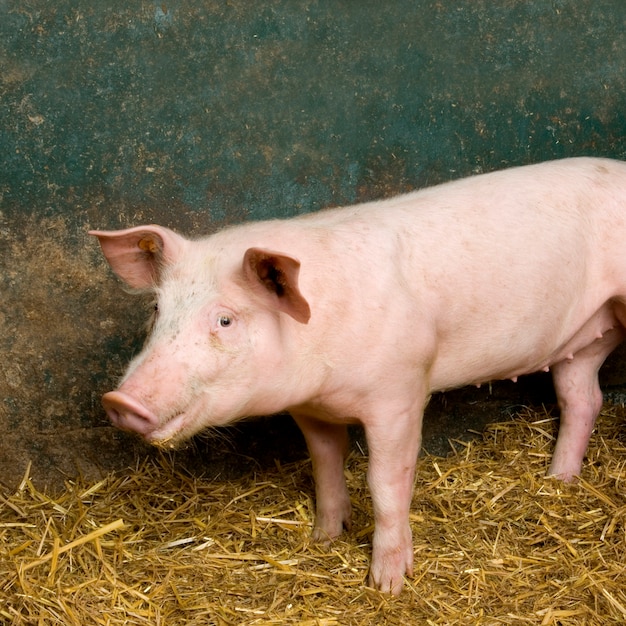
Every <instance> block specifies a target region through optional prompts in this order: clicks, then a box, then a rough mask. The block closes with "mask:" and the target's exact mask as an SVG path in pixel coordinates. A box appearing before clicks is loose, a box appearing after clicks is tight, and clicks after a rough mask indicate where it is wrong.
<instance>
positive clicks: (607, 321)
mask: <svg viewBox="0 0 626 626" xmlns="http://www.w3.org/2000/svg"><path fill="white" fill-rule="evenodd" d="M614 307H615V304H614V303H611V302H607V303H605V304H604V305H603V306H602V307H601V308H600V309H598V310H597V311H596V312H595V313H594V314H593V315H591V316H590V317H589V318H587V320H586V321H584V322H582V323H579V324H577V325H576V326H575V327H574V328H573V330H572V331H571V332H570V333H565V335H566V336H568V337H569V338H568V339H566V340H565V341H564V342H559V338H558V337H554V338H553V339H552V338H546V339H544V340H542V341H540V342H537V344H536V345H527V346H524V348H525V349H523V350H522V349H520V351H519V352H518V353H511V354H508V355H502V359H501V360H500V361H499V362H498V363H493V364H492V365H491V366H490V363H489V362H488V361H487V360H485V361H484V362H483V363H482V364H481V365H478V366H477V367H476V370H475V371H474V372H473V373H472V372H471V371H466V372H465V376H466V378H465V379H464V380H456V381H454V382H453V381H451V380H448V382H447V384H446V383H445V381H444V384H442V385H439V386H437V388H436V390H437V391H442V390H444V389H452V388H457V387H463V386H465V385H478V386H479V385H481V384H483V383H488V382H490V381H492V380H505V379H511V380H513V381H516V380H517V378H518V377H519V376H523V375H525V374H532V373H533V372H538V371H541V370H543V371H545V372H547V371H549V369H550V367H551V366H552V365H554V364H556V363H559V362H561V361H564V360H566V359H568V360H572V359H574V358H576V354H577V353H578V352H579V351H580V350H582V349H583V348H586V347H587V346H590V345H591V344H593V343H594V342H595V341H599V340H600V339H602V337H603V336H604V334H605V333H607V332H608V331H610V330H612V329H614V328H616V327H621V324H620V322H619V320H618V318H617V316H616V315H615V311H614ZM477 362H479V360H478V359H477ZM433 390H435V389H433Z"/></svg>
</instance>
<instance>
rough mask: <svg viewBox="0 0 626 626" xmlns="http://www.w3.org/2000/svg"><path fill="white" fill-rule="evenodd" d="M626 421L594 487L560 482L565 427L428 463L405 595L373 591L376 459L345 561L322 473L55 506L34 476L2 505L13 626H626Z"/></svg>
mask: <svg viewBox="0 0 626 626" xmlns="http://www.w3.org/2000/svg"><path fill="white" fill-rule="evenodd" d="M623 422H624V410H623V409H622V408H619V407H605V409H604V411H603V412H602V415H601V417H600V419H599V421H598V425H597V428H596V432H595V433H594V436H593V440H592V442H591V445H590V448H589V452H588V456H587V461H586V463H585V468H584V471H583V479H582V480H581V482H580V483H579V484H577V485H563V484H561V483H559V482H557V481H555V480H550V479H545V478H544V473H545V470H546V467H547V465H548V462H549V458H550V454H551V451H552V448H553V445H554V436H555V433H556V420H555V419H554V418H553V417H551V415H550V414H549V413H547V412H539V413H538V412H534V411H530V410H524V412H523V414H522V415H520V416H518V417H516V418H515V419H514V420H512V421H511V422H508V423H495V424H492V425H490V426H489V427H488V428H487V430H486V431H485V432H484V433H483V434H482V435H481V437H480V438H479V439H477V440H475V441H471V442H453V444H454V447H455V448H456V453H455V454H453V455H451V456H450V457H449V458H446V459H441V458H434V457H424V458H421V459H420V460H419V463H418V468H417V480H416V488H415V495H414V500H413V507H412V513H411V526H412V530H413V539H414V547H415V573H414V576H413V577H412V578H411V579H410V580H407V583H406V586H405V591H404V593H403V594H402V596H400V597H399V598H389V597H386V596H384V595H382V594H379V593H378V592H375V591H373V590H371V589H367V588H366V587H365V586H364V582H365V581H366V579H367V571H368V564H369V559H370V556H371V549H370V539H371V532H372V526H371V523H372V513H371V500H370V497H369V493H368V491H367V488H366V481H365V472H366V466H367V464H366V458H365V457H364V456H363V455H362V454H360V453H358V452H355V453H353V454H352V455H351V457H350V459H349V461H348V464H347V468H346V476H347V478H348V482H349V486H350V490H351V494H352V498H353V506H354V525H353V528H352V530H351V531H350V532H348V533H346V535H345V536H343V537H342V539H341V540H338V541H335V542H334V543H332V544H331V545H330V546H328V547H324V546H321V545H316V544H314V543H312V542H311V541H310V540H309V535H310V529H311V523H312V521H313V513H314V505H313V501H312V497H311V494H312V493H313V486H312V482H311V477H310V463H309V462H308V461H303V462H299V463H295V464H290V465H288V466H281V465H280V464H279V463H277V464H276V468H275V469H273V470H271V471H267V470H266V471H264V472H263V473H259V474H257V475H253V474H249V475H247V476H246V477H244V478H242V479H240V480H234V481H229V482H225V481H224V482H221V481H220V480H208V479H203V478H198V477H194V476H191V475H190V474H188V473H187V472H186V471H184V470H183V469H182V468H179V467H177V466H176V463H175V462H174V461H172V459H171V458H168V457H166V456H163V457H159V458H157V459H156V460H155V459H154V458H153V459H151V460H148V461H145V462H144V463H143V464H142V465H141V466H139V467H136V468H134V469H133V470H128V471H127V472H124V473H118V474H117V475H110V476H107V477H105V478H104V479H103V480H101V481H100V482H97V483H92V484H86V483H83V482H80V481H79V482H67V485H66V490H65V491H64V492H63V493H62V494H60V495H54V496H51V495H46V494H45V493H42V492H40V491H38V490H37V489H36V488H35V487H34V486H33V484H32V482H31V481H30V479H29V476H28V475H27V476H25V478H24V480H23V481H22V483H21V485H20V486H19V488H18V489H17V490H16V492H15V493H12V494H11V493H2V494H1V497H0V623H2V624H12V625H13V624H15V625H22V624H37V625H52V624H55V625H57V624H71V625H76V626H85V625H87V624H102V625H110V626H114V625H118V624H119V625H121V624H125V625H144V624H145V625H151V626H154V625H174V624H186V625H195V624H215V625H220V626H222V625H231V624H236V625H239V624H263V625H271V624H276V625H279V624H280V625H282V624H302V625H310V626H335V625H342V626H343V625H346V624H348V625H353V624H354V625H366V624H392V625H393V624H398V625H406V624H489V625H491V624H493V625H497V624H539V625H550V624H562V625H566V624H590V625H591V624H611V623H624V622H625V621H626V592H625V590H624V584H623V583H624V577H623V569H624V566H623V564H624V563H625V562H626V534H625V524H624V522H625V518H626V498H625V489H624V483H623V478H624V477H626V472H625V468H624V464H625V463H626V449H625V448H626V432H625V431H624V428H623Z"/></svg>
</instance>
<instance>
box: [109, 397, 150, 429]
mask: <svg viewBox="0 0 626 626" xmlns="http://www.w3.org/2000/svg"><path fill="white" fill-rule="evenodd" d="M102 406H103V407H104V410H105V411H106V412H107V415H108V416H109V419H110V420H111V422H112V423H113V424H114V425H115V426H117V427H118V428H121V429H123V430H131V431H134V432H137V433H139V434H142V435H146V434H148V433H150V432H151V431H152V430H154V429H155V428H156V427H157V426H158V423H159V422H158V419H157V417H156V416H155V415H154V413H152V411H150V410H149V409H148V408H147V407H145V406H144V405H143V404H141V402H139V401H138V400H135V399H134V398H133V397H131V396H129V395H128V394H126V393H124V392H122V391H110V392H109V393H105V394H104V395H103V396H102Z"/></svg>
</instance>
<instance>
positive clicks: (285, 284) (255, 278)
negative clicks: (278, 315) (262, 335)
mask: <svg viewBox="0 0 626 626" xmlns="http://www.w3.org/2000/svg"><path fill="white" fill-rule="evenodd" d="M299 272H300V261H298V260H297V259H294V258H293V257H290V256H287V255H286V254H282V253H280V252H271V251H270V250H262V249H261V248H249V249H248V250H246V253H245V255H244V257H243V274H244V277H245V278H246V281H247V282H248V284H249V285H250V287H252V288H253V289H255V290H256V291H258V292H260V293H261V294H263V296H264V297H269V298H271V300H272V304H273V305H274V306H275V307H276V308H277V309H278V310H279V311H282V312H283V313H287V314H288V315H291V317H293V318H294V319H295V320H296V321H298V322H301V323H302V324H306V323H307V322H308V321H309V318H310V317H311V309H310V307H309V303H308V302H307V301H306V299H305V297H304V296H303V295H302V294H301V293H300V288H299V287H298V274H299Z"/></svg>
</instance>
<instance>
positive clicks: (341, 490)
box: [292, 413, 352, 542]
mask: <svg viewBox="0 0 626 626" xmlns="http://www.w3.org/2000/svg"><path fill="white" fill-rule="evenodd" d="M292 415H293V418H294V420H295V421H296V423H297V424H298V426H299V427H300V430H301V431H302V434H303V435H304V439H305V440H306V443H307V447H308V449H309V454H310V455H311V461H312V464H313V479H314V480H315V500H316V515H315V528H314V529H313V539H314V540H315V541H324V542H327V541H330V540H332V539H335V538H336V537H338V536H339V535H340V534H341V533H342V532H343V529H344V528H350V524H351V517H352V505H351V503H350V495H349V493H348V487H347V485H346V478H345V476H344V472H343V470H344V462H345V459H346V455H347V453H348V448H349V439H348V429H347V427H346V426H345V425H344V424H332V423H328V422H323V421H321V420H318V419H315V418H312V417H308V416H306V415H300V414H298V413H292Z"/></svg>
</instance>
